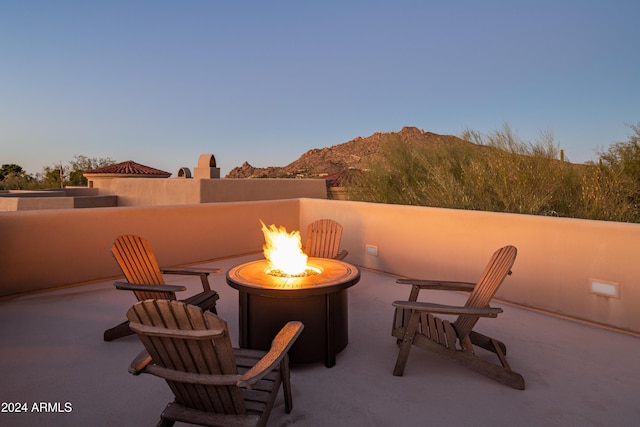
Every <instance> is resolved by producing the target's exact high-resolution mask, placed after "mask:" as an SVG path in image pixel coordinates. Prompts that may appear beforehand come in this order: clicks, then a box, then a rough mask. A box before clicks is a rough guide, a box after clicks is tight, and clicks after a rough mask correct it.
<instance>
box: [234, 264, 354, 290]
mask: <svg viewBox="0 0 640 427" xmlns="http://www.w3.org/2000/svg"><path fill="white" fill-rule="evenodd" d="M307 265H309V266H310V267H313V268H315V269H318V270H320V273H318V274H314V275H310V276H304V277H280V276H272V275H270V274H268V273H267V272H266V271H267V270H268V269H269V261H268V260H266V259H261V260H257V261H250V262H247V263H244V264H240V265H237V266H235V267H233V268H232V269H231V270H229V271H228V272H227V283H228V284H229V286H231V287H232V288H235V289H238V290H239V291H244V292H249V293H257V294H273V293H274V292H275V293H278V294H283V293H289V292H291V293H294V294H296V296H298V295H300V294H306V295H311V294H326V293H331V292H338V291H339V290H341V289H345V288H348V287H350V286H353V285H355V284H356V283H358V281H359V280H360V270H359V269H358V267H356V266H354V265H351V264H349V263H346V262H344V261H339V260H335V259H330V258H309V259H308V260H307Z"/></svg>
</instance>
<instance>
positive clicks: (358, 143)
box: [226, 127, 473, 178]
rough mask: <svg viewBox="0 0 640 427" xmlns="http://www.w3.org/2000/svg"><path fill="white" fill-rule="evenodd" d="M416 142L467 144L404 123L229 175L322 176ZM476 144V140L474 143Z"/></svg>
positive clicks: (359, 166) (362, 164) (245, 167)
mask: <svg viewBox="0 0 640 427" xmlns="http://www.w3.org/2000/svg"><path fill="white" fill-rule="evenodd" d="M398 138H400V140H401V141H403V142H405V143H407V144H416V145H420V146H423V147H424V148H425V149H429V148H430V147H431V148H435V147H437V146H440V145H442V144H457V145H468V144H472V143H470V142H467V141H464V140H462V139H460V138H458V137H456V136H451V135H438V134H435V133H431V132H425V131H423V130H421V129H418V128H415V127H404V128H402V130H401V131H400V132H376V133H374V134H373V135H371V136H368V137H366V138H363V137H360V136H359V137H356V138H354V139H352V140H351V141H348V142H344V143H342V144H338V145H334V146H332V147H328V148H327V147H325V148H314V149H312V150H309V151H307V152H306V153H304V154H303V155H302V156H300V158H299V159H298V160H295V161H294V162H292V163H290V164H288V165H287V166H283V167H278V166H270V167H267V168H256V167H254V166H251V165H250V164H249V163H248V162H244V163H243V164H242V166H239V167H235V168H233V169H232V170H231V171H230V172H229V173H228V174H227V176H226V177H227V178H319V177H325V176H327V175H332V174H335V173H338V172H341V171H344V170H346V169H362V168H366V167H367V165H369V164H371V162H376V161H377V160H379V159H380V158H381V157H382V156H383V151H384V146H385V143H386V142H388V141H391V140H394V139H395V140H397V139H398ZM472 145H473V144H472Z"/></svg>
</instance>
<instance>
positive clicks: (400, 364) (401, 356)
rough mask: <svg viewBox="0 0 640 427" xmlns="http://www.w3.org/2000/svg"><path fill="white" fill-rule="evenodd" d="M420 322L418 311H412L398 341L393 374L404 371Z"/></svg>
mask: <svg viewBox="0 0 640 427" xmlns="http://www.w3.org/2000/svg"><path fill="white" fill-rule="evenodd" d="M419 323H420V312H418V311H412V312H411V317H409V323H408V324H407V327H406V329H405V331H404V335H403V337H402V342H401V343H400V350H399V351H398V359H397V360H396V366H395V368H394V369H393V375H395V376H402V374H403V373H404V367H405V365H406V364H407V359H408V358H409V352H410V351H411V346H412V345H413V338H414V337H415V335H416V331H417V330H418V324H419Z"/></svg>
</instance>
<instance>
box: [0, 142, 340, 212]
mask: <svg viewBox="0 0 640 427" xmlns="http://www.w3.org/2000/svg"><path fill="white" fill-rule="evenodd" d="M171 175H172V174H171V173H170V172H166V171H162V170H159V169H155V168H152V167H150V166H145V165H142V164H140V163H136V162H134V161H131V160H128V161H125V162H121V163H117V164H114V165H110V166H106V167H103V168H99V169H94V170H91V171H87V172H85V173H84V176H85V177H86V178H87V180H88V185H87V187H86V188H85V187H82V188H78V187H74V188H64V189H59V190H47V191H7V192H1V193H0V212H1V211H25V210H41V209H73V208H91V207H93V208H97V207H116V206H158V205H186V204H199V203H216V202H239V201H252V200H277V199H293V198H299V197H309V198H321V199H326V198H327V185H326V181H325V180H324V179H280V178H264V179H227V178H224V179H221V178H220V168H218V167H217V165H216V160H215V157H214V156H213V154H202V155H201V156H200V158H199V159H198V166H196V167H195V168H194V173H193V174H192V173H191V170H190V169H189V168H187V167H183V168H180V170H179V171H178V173H177V177H175V178H171Z"/></svg>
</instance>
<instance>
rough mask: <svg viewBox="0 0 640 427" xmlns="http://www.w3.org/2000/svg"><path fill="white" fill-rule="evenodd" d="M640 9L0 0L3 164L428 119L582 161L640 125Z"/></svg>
mask: <svg viewBox="0 0 640 427" xmlns="http://www.w3.org/2000/svg"><path fill="white" fill-rule="evenodd" d="M639 16H640V2H639V1H638V0H629V1H619V0H603V1H588V0H584V1H563V0H554V1H542V0H537V1H530V0H527V1H518V0H511V1H441V0H438V1H427V0H425V1H417V0H416V1H405V0H394V1H375V0H369V1H350V0H341V1H329V0H323V1H317V2H306V1H241V0H238V1H213V0H212V1H204V0H202V1H189V0H185V1H163V0H147V1H143V0H127V1H118V0H110V1H85V0H83V1H69V0H56V1H49V0H42V1H35V0H0V164H4V163H17V164H19V165H21V166H22V167H23V168H25V169H26V171H27V172H28V173H32V174H35V173H37V172H40V171H41V170H42V168H43V166H47V165H53V164H56V163H57V162H60V161H62V162H63V163H66V162H67V161H69V160H71V159H72V158H73V156H74V155H85V156H88V157H111V158H113V159H114V160H116V161H125V160H134V161H136V162H139V163H143V164H146V165H148V166H152V167H156V168H159V169H163V170H166V171H168V172H172V173H173V174H174V176H175V174H176V173H177V171H178V169H179V168H180V167H183V166H186V167H189V168H193V167H194V166H196V163H197V159H198V156H199V155H200V154H203V153H213V154H214V155H215V156H216V158H217V160H218V165H219V166H220V167H221V169H222V173H223V174H226V173H227V172H228V171H229V170H230V169H231V168H233V167H235V166H239V165H241V164H242V163H243V162H244V161H245V160H246V161H248V162H249V163H251V164H252V165H254V166H261V167H264V166H270V165H273V166H284V165H286V164H288V163H290V162H292V161H293V160H295V159H297V158H298V157H299V156H300V155H301V154H302V153H304V152H305V151H307V150H309V149H311V148H321V147H329V146H332V145H336V144H340V143H343V142H346V141H349V140H351V139H353V138H355V137H357V136H363V137H364V136H368V135H371V134H372V133H374V132H378V131H382V132H388V131H399V130H400V129H402V127H403V126H416V127H418V128H421V129H424V130H425V131H430V132H435V133H440V134H453V135H456V134H459V133H460V132H461V131H463V130H464V129H465V128H470V129H473V130H476V131H479V132H482V133H488V132H491V131H494V130H496V129H499V128H501V127H502V126H503V124H504V123H508V124H509V125H510V127H511V128H512V129H513V130H514V131H515V132H516V133H517V134H518V135H519V136H520V137H521V138H522V139H524V140H527V141H534V140H535V139H536V137H538V136H539V134H540V132H541V131H546V130H548V131H551V132H552V133H553V134H554V136H555V141H556V143H557V144H558V145H559V146H560V147H561V148H563V149H564V150H565V154H566V156H567V157H568V159H569V160H570V161H573V162H584V161H587V160H592V159H595V158H596V153H595V150H596V149H597V148H598V147H605V148H606V147H608V146H609V145H610V144H612V143H614V142H616V141H626V140H627V138H628V136H629V135H631V134H632V130H631V129H630V128H629V127H627V126H626V125H625V124H636V123H638V122H640V82H639V77H640V25H638V17H639Z"/></svg>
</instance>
